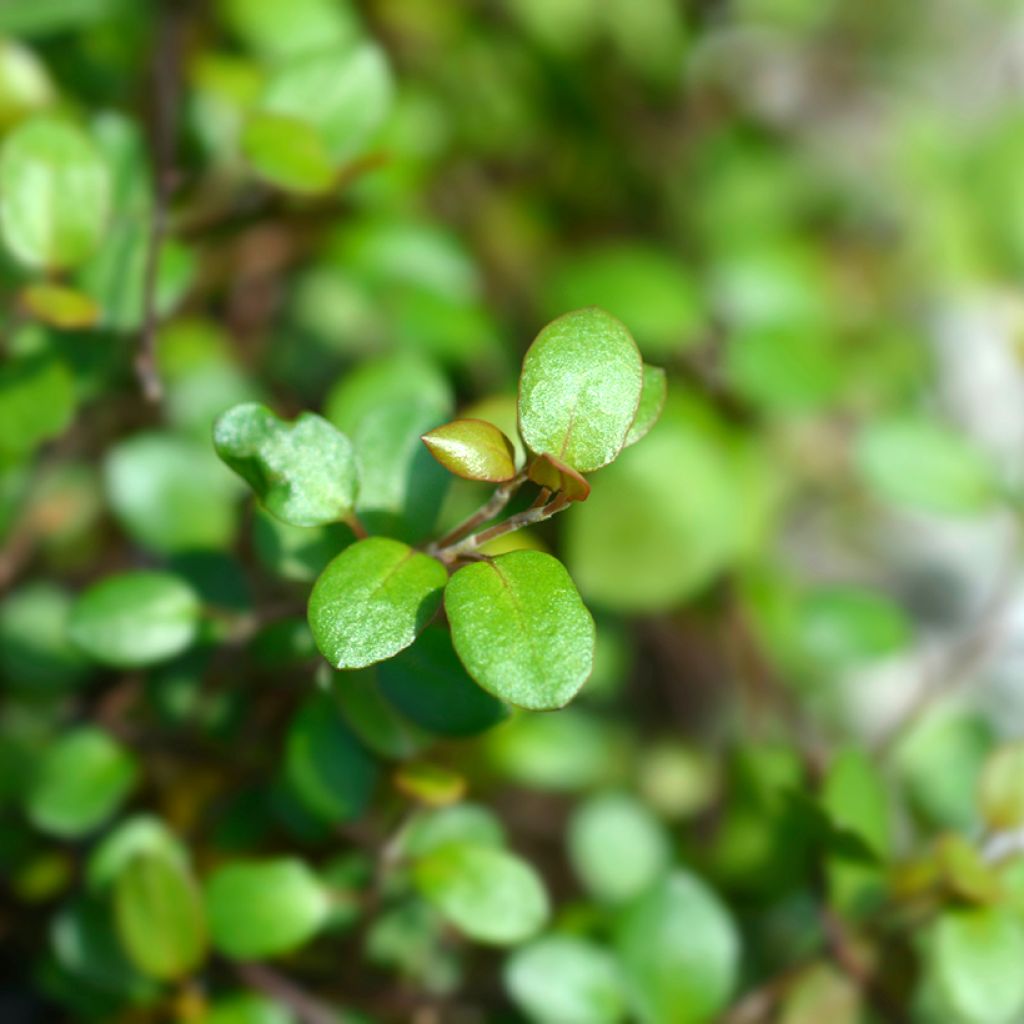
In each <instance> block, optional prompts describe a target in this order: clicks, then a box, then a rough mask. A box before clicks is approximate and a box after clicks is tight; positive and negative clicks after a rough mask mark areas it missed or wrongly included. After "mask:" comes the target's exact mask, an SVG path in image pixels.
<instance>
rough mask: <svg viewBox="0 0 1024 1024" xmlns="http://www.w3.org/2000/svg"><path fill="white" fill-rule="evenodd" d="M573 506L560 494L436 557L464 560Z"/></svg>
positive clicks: (437, 552) (447, 548) (439, 553)
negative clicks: (504, 537)
mask: <svg viewBox="0 0 1024 1024" xmlns="http://www.w3.org/2000/svg"><path fill="white" fill-rule="evenodd" d="M571 504H572V502H571V501H570V500H569V499H568V498H566V497H565V496H564V495H562V494H559V495H557V496H556V497H555V500H554V501H552V502H549V503H548V504H547V505H531V506H530V507H529V508H527V509H523V511H522V512H517V513H516V514H515V515H514V516H509V517H508V519H506V520H505V521H504V522H502V523H497V524H495V525H494V526H491V527H488V528H487V529H486V530H481V531H480V532H479V533H474V534H471V535H470V536H469V537H467V538H466V539H465V540H461V541H459V542H458V543H457V544H452V545H450V546H448V547H443V548H440V549H439V550H437V551H436V555H437V557H438V558H440V559H441V561H443V562H453V561H455V560H456V559H457V558H462V557H464V556H465V555H467V554H470V553H472V552H473V551H474V550H475V549H476V548H478V547H480V546H481V545H483V544H486V543H487V542H488V541H491V540H494V539H495V538H496V537H503V536H504V535H505V534H506V533H512V532H513V531H514V530H521V529H522V528H523V527H524V526H533V525H534V524H535V523H540V522H543V521H544V520H545V519H550V518H551V517H552V516H553V515H556V514H557V513H559V512H561V511H562V510H563V509H566V508H568V507H569V505H571Z"/></svg>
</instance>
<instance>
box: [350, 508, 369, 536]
mask: <svg viewBox="0 0 1024 1024" xmlns="http://www.w3.org/2000/svg"><path fill="white" fill-rule="evenodd" d="M344 521H345V525H346V526H347V527H349V529H350V530H351V531H352V532H353V533H354V534H355V535H356V540H366V538H367V537H369V536H370V534H369V532H368V531H367V529H366V527H365V526H363V521H362V520H361V519H360V518H359V516H357V515H356V514H355V512H350V513H349V514H348V515H347V516H346V517H345V520H344Z"/></svg>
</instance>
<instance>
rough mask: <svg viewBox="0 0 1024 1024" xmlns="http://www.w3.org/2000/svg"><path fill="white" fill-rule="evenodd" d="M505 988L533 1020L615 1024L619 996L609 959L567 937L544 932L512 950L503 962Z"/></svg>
mask: <svg viewBox="0 0 1024 1024" xmlns="http://www.w3.org/2000/svg"><path fill="white" fill-rule="evenodd" d="M504 977H505V988H506V989H507V990H508V993H509V995H510V996H511V997H512V999H513V1000H514V1001H515V1003H516V1005H517V1006H518V1007H519V1008H520V1009H521V1010H522V1011H523V1013H525V1014H526V1016H527V1017H529V1019H530V1020H531V1021H534V1022H535V1024H618V1022H619V1021H621V1020H622V1019H623V1018H624V1016H625V1009H626V1008H625V996H624V994H623V989H622V981H621V979H620V977H619V969H618V966H617V965H616V963H615V960H614V958H613V957H612V956H611V955H610V954H609V953H608V952H606V951H605V950H604V949H602V948H601V947H600V946H597V945H595V944H594V943H592V942H588V941H586V940H585V939H579V938H575V937H573V936H569V935H548V936H545V937H544V938H542V939H537V940H536V941H535V942H531V943H530V944H529V945H528V946H523V947H522V948H521V949H517V950H516V951H515V952H514V953H513V954H512V956H511V957H509V959H508V962H507V963H506V964H505V971H504Z"/></svg>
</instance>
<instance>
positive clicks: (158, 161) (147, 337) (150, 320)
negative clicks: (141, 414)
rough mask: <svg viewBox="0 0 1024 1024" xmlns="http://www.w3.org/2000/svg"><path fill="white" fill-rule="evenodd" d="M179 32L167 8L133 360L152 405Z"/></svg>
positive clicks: (157, 71) (158, 389) (160, 40)
mask: <svg viewBox="0 0 1024 1024" xmlns="http://www.w3.org/2000/svg"><path fill="white" fill-rule="evenodd" d="M181 31H182V29H181V25H180V23H179V19H178V17H177V16H176V15H175V14H173V13H172V12H171V11H170V9H169V8H165V11H164V17H163V18H162V19H161V22H160V23H159V24H158V28H157V33H158V35H157V52H156V54H155V55H154V61H153V91H154V106H155V114H154V128H153V156H154V168H153V176H154V196H153V210H152V214H151V216H150V223H149V240H148V243H147V246H146V263H145V269H144V278H143V317H142V331H141V335H140V338H139V351H138V354H137V355H136V357H135V372H136V374H137V375H138V378H139V383H140V384H141V385H142V391H143V394H144V395H145V396H146V398H147V399H148V400H149V401H151V402H159V401H160V399H161V398H162V397H163V391H164V388H163V381H162V380H161V379H160V371H159V369H158V368H157V361H156V333H157V316H158V313H157V308H156V291H157V278H158V274H159V269H160V250H161V248H162V247H163V242H164V237H165V236H166V234H167V216H168V207H169V206H170V201H171V193H172V192H173V190H174V183H175V177H176V175H175V170H174V140H175V124H176V121H177V113H178V90H179V85H180V81H179V79H180V68H179V64H180V60H181V45H182V42H181Z"/></svg>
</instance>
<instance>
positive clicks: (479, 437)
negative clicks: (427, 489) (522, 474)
mask: <svg viewBox="0 0 1024 1024" xmlns="http://www.w3.org/2000/svg"><path fill="white" fill-rule="evenodd" d="M423 443H424V444H425V445H426V446H427V448H428V450H429V451H430V454H431V455H433V456H434V458H435V459H437V461H438V462H440V463H441V465H442V466H444V468H445V469H447V470H449V471H451V472H452V473H454V474H455V475H456V476H461V477H463V478H464V479H466V480H486V481H488V482H489V483H494V484H498V483H503V482H504V481H506V480H511V479H512V477H514V476H515V475H516V462H515V450H514V449H513V447H512V442H511V441H510V440H509V439H508V438H507V437H506V436H505V434H504V433H503V432H502V431H500V430H499V429H498V428H497V427H496V426H495V425H494V424H493V423H488V422H486V421H485V420H474V419H461V420H452V422H451V423H445V424H443V425H442V426H440V427H435V428H434V429H433V430H431V431H428V432H427V433H426V434H424V435H423Z"/></svg>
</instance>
